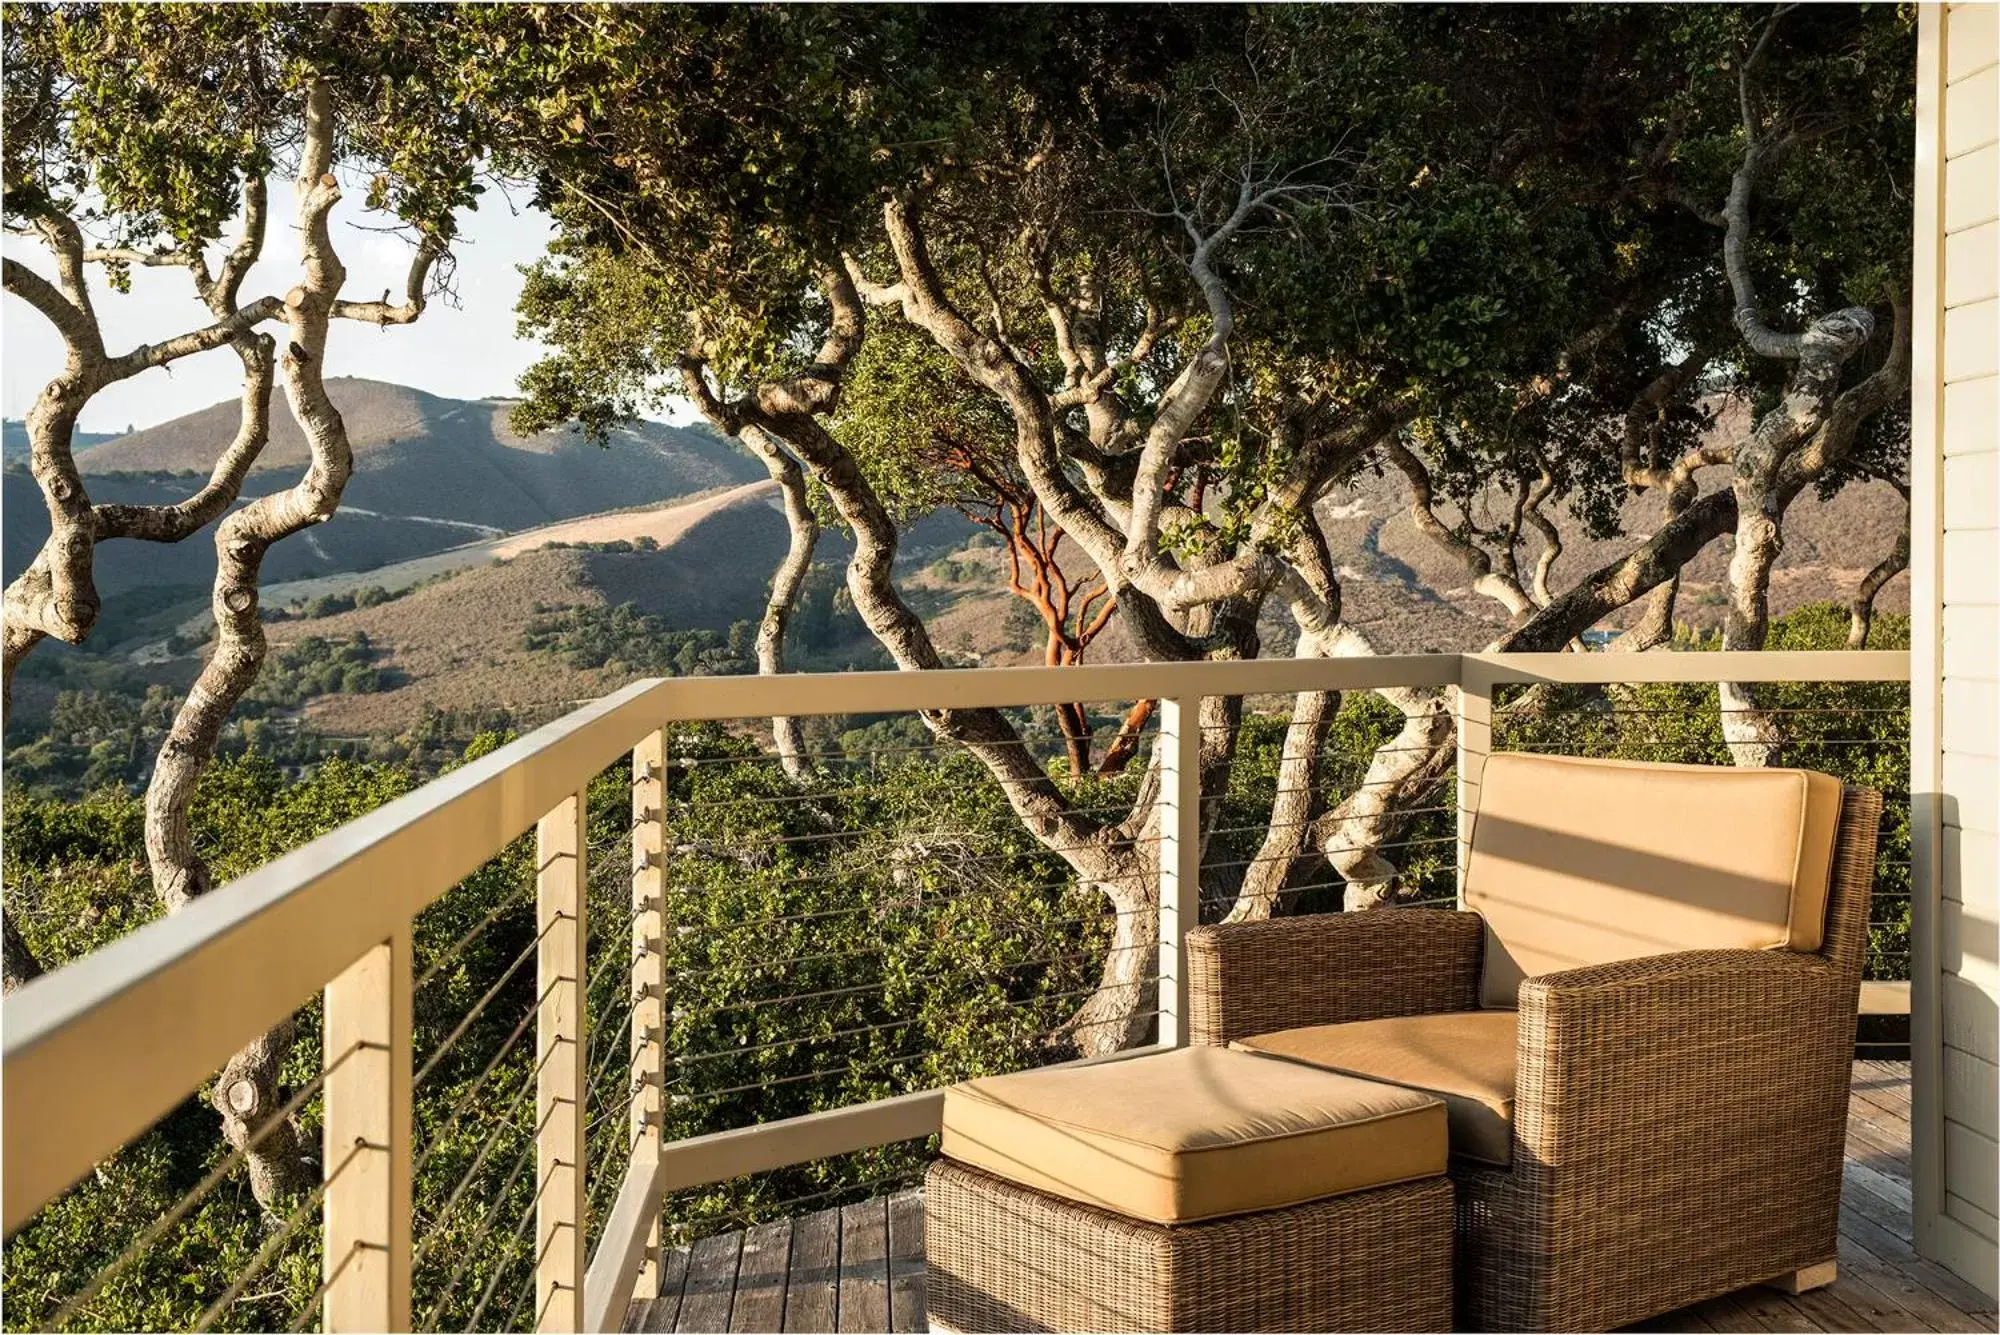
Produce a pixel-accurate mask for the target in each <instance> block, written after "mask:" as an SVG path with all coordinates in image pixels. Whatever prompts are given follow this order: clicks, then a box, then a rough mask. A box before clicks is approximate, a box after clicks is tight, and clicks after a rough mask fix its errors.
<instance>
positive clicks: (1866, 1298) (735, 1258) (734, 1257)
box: [625, 1061, 1995, 1332]
mask: <svg viewBox="0 0 2000 1335" xmlns="http://www.w3.org/2000/svg"><path fill="white" fill-rule="evenodd" d="M923 1229H924V1224H923V1198H922V1195H921V1193H919V1192H917V1191H914V1190H912V1191H906V1192H901V1193H898V1194H896V1195H893V1196H886V1197H877V1198H876V1199H874V1200H871V1201H864V1202H862V1203H860V1204H858V1205H849V1206H843V1207H841V1208H839V1209H833V1210H821V1211H819V1212H818V1213H816V1214H806V1215H799V1216H797V1217H796V1218H792V1219H777V1220H772V1221H770V1222H769V1223H764V1224H759V1225H757V1226H756V1227H754V1228H750V1229H746V1230H743V1231H741V1232H735V1233H721V1234H716V1235H715V1236H713V1237H708V1238H703V1239H702V1240H701V1241H699V1242H697V1243H695V1244H694V1246H693V1247H692V1248H691V1249H690V1248H678V1249H675V1250H674V1251H673V1252H672V1253H670V1254H669V1256H668V1258H667V1265H666V1269H665V1272H664V1275H663V1279H664V1284H663V1286H662V1288H663V1294H662V1296H661V1297H660V1298H659V1300H658V1301H655V1302H650V1303H634V1304H633V1306H632V1309H631V1312H630V1313H629V1315H628V1317H627V1320H626V1325H625V1329H626V1330H628V1331H921V1330H924V1329H925V1328H926V1322H925V1319H924V1236H923ZM1994 1328H1995V1316H1994V1308H1993V1304H1992V1301H1991V1300H1990V1299H1988V1298H1985V1297H1982V1296H1981V1295H1980V1294H1979V1292H1978V1291H1977V1290H1975V1289H1973V1288H1971V1287H1970V1286H1969V1285H1967V1284H1965V1283H1963V1282H1962V1281H1960V1280H1959V1279H1957V1278H1956V1277H1955V1276H1953V1275H1951V1274H1949V1273H1947V1272H1946V1271H1944V1270H1941V1269H1939V1268H1938V1267H1937V1266H1934V1265H1932V1264H1931V1263H1929V1262H1928V1261H1924V1260H1921V1259H1919V1258H1918V1256H1917V1255H1916V1253H1915V1252H1914V1251H1913V1250H1912V1249H1911V1245H1910V1067H1909V1063H1908V1062H1881V1061H1858V1062H1856V1063H1855V1064H1854V1096H1853V1098H1852V1100H1851V1101H1850V1102H1849V1104H1848V1115H1847V1163H1846V1166H1845V1180H1844V1182H1843V1184H1842V1192H1841V1214H1840V1279H1839V1281H1838V1282H1837V1283H1835V1284H1833V1285H1832V1286H1830V1287H1828V1288H1824V1289H1819V1290H1816V1291H1814V1292H1812V1293H1805V1294H1800V1295H1797V1296H1789V1295H1786V1294H1782V1293H1779V1292H1778V1291H1777V1290H1775V1289H1764V1288H1756V1289H1745V1290H1743V1291H1741V1292H1739V1293H1732V1294H1727V1295H1725V1296H1723V1297H1720V1298H1714V1299H1711V1300H1709V1301H1708V1302H1705V1303H1701V1304H1700V1305H1698V1306H1695V1307H1689V1308H1685V1309H1683V1310H1681V1311H1679V1312H1673V1313H1670V1314H1668V1315H1666V1316H1662V1317H1655V1318H1654V1319H1652V1320H1650V1321H1647V1322H1645V1323H1643V1324H1642V1325H1641V1326H1639V1327H1636V1328H1635V1329H1642V1330H1713V1331H1773V1330H1775V1331H1940V1332H1942V1331H1992V1330H1993V1329H1994Z"/></svg>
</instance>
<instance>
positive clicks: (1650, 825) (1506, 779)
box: [1465, 753, 1840, 1008]
mask: <svg viewBox="0 0 2000 1335" xmlns="http://www.w3.org/2000/svg"><path fill="white" fill-rule="evenodd" d="M1839 823H1840V781H1839V780H1838V779H1834V778H1830V777H1828V776H1827V775H1824V774H1815V773H1813V772H1811V771H1810V770H1796V769H1764V770H1752V769H1730V768H1728V767H1725V766H1713V765H1655V764H1640V763H1636V762H1632V761H1620V760H1579V759H1574V758H1571V757H1568V756H1539V755H1519V754H1512V753H1507V754H1500V755H1495V756H1491V757H1489V758H1488V759H1487V761H1486V770H1485V774H1484V775H1483V776H1482V778H1481V780H1480V785H1479V811H1478V814H1477V816H1476V817H1475V818H1474V821H1473V827H1472V850H1471V855H1470V857H1469V859H1468V860H1467V863H1466V872H1465V906H1466V907H1467V908H1469V909H1472V910H1473V911H1475V912H1477V913H1478V914H1480V916H1482V917H1483V918H1484V919H1485V920H1486V958H1485V965H1484V968H1483V970H1482V972H1481V976H1480V982H1479V1001H1480V1004H1481V1005H1483V1006H1494V1007H1501V1008H1511V1007H1512V1006H1513V1005H1514V1004H1515V994H1516V993H1517V992H1518V991H1519V989H1520V986H1521V980H1522V979H1523V978H1532V977H1535V976H1536V975H1538V974H1545V973H1553V972H1555V971H1557V970H1560V969H1574V968H1579V967H1581V966H1583V965H1587V964H1608V963H1611V962H1612V961H1615V960H1627V959H1637V958H1639V957H1641V956H1645V955H1665V954H1670V953H1672V952H1674V951H1677V950H1712V949H1730V948H1746V949H1753V950H1767V949H1788V950H1818V949H1819V946H1820V939H1821V937H1822V935H1823V933H1824V931H1825V926H1826V897H1827V881H1828V878H1829V876H1830V874H1831V872H1832V867H1833V843H1834V835H1835V831H1836V829H1837V827H1838V825H1839Z"/></svg>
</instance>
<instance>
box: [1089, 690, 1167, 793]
mask: <svg viewBox="0 0 2000 1335" xmlns="http://www.w3.org/2000/svg"><path fill="white" fill-rule="evenodd" d="M1158 706H1159V701H1157V700H1141V701H1139V702H1138V703H1137V704H1135V705H1133V706H1132V708H1131V709H1130V710H1128V711H1127V712H1126V714H1125V721H1124V722H1123V723H1121V724H1119V725H1118V735H1117V736H1116V737H1114V738H1112V739H1111V745H1109V746H1107V747H1105V748H1104V758H1103V759H1102V760H1100V761H1098V762H1097V772H1098V773H1099V774H1100V775H1112V774H1123V773H1124V772H1125V767H1126V766H1127V765H1129V764H1131V763H1132V757H1133V756H1135V755H1137V754H1138V752H1139V738H1140V737H1141V736H1142V735H1144V733H1145V731H1146V724H1147V723H1148V722H1149V721H1150V720H1151V719H1152V717H1153V710H1154V709H1156V708H1157V707H1158Z"/></svg>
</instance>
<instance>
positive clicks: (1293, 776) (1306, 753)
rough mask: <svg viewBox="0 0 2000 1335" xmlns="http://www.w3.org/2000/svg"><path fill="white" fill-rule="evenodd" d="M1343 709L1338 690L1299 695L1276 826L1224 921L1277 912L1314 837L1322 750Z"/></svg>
mask: <svg viewBox="0 0 2000 1335" xmlns="http://www.w3.org/2000/svg"><path fill="white" fill-rule="evenodd" d="M1339 709H1340V693H1339V692H1337V691H1302V692H1300V693H1299V694H1298V695H1297V696H1296V697H1294V699H1293V701H1292V721H1291V723H1290V725H1289V726H1287V727H1286V729H1285V741H1284V746H1283V749H1282V750H1281V751H1280V753H1279V759H1278V779H1277V794H1276V796H1274V797H1273V798H1272V800H1271V823H1270V828H1269V829H1268V830H1267V831H1266V832H1265V835H1264V841H1263V843H1262V844H1261V845H1260V846H1259V847H1258V849H1257V854H1256V857H1255V858H1253V859H1252V860H1251V863H1250V865H1249V866H1248V867H1246V868H1244V870H1243V883H1242V885H1240V886H1239V887H1238V888H1237V892H1236V902H1235V903H1234V904H1232V905H1231V906H1230V909H1229V913H1228V914H1227V916H1225V917H1224V918H1223V921H1224V922H1232V923H1234V922H1262V921H1264V920H1265V919H1266V918H1269V917H1270V916H1271V915H1272V914H1274V913H1276V912H1277V910H1278V896H1279V893H1280V892H1281V891H1282V890H1283V889H1284V888H1285V881H1286V880H1287V878H1289V877H1290V875H1291V872H1292V867H1293V866H1294V865H1295V864H1296V862H1297V860H1298V858H1299V857H1300V856H1301V855H1302V854H1304V853H1305V851H1306V848H1307V846H1308V845H1309V844H1310V843H1311V841H1312V833H1313V819H1312V810H1313V804H1314V803H1315V802H1317V801H1318V800H1319V779H1320V763H1319V762H1320V752H1321V750H1322V749H1323V748H1324V747H1325V746H1326V731H1327V725H1328V724H1329V723H1330V722H1331V721H1332V719H1333V716H1334V714H1335V713H1336V712H1338V711H1339Z"/></svg>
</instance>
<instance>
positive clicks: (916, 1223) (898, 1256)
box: [889, 1188, 930, 1331]
mask: <svg viewBox="0 0 2000 1335" xmlns="http://www.w3.org/2000/svg"><path fill="white" fill-rule="evenodd" d="M924 1289H925V1279H924V1198H923V1193H922V1192H920V1191H918V1190H916V1189H915V1188H911V1189H910V1190H908V1191H899V1192H897V1193H896V1194H895V1195H894V1196H891V1197H890V1198H889V1329H890V1330H891V1331H923V1330H928V1329H930V1318H929V1315H928V1313H927V1312H926V1310H925V1306H924V1303H925V1292H924Z"/></svg>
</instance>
